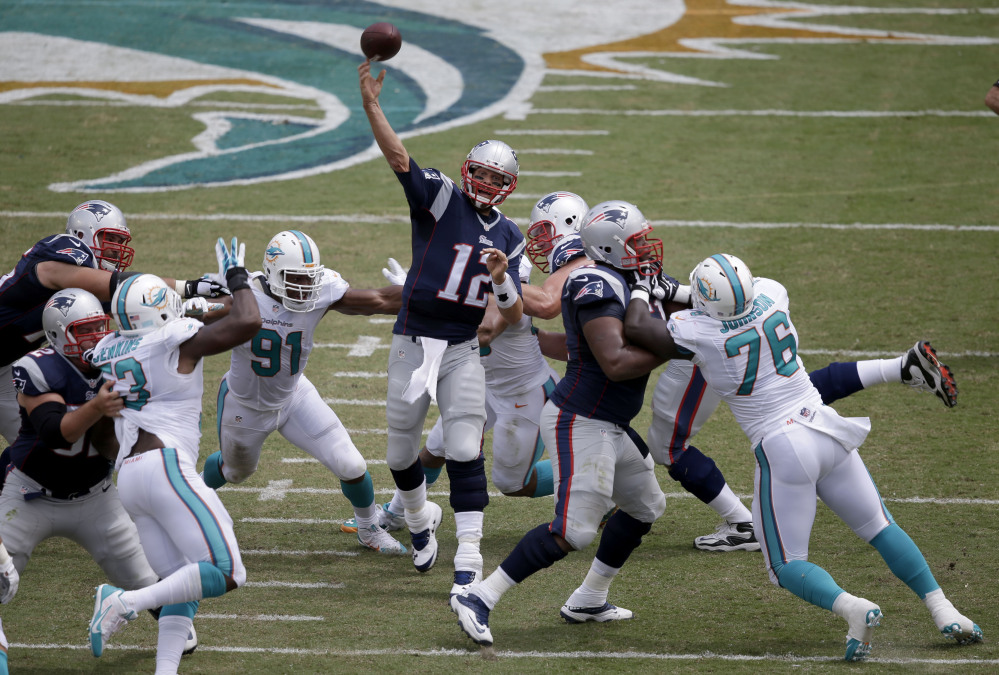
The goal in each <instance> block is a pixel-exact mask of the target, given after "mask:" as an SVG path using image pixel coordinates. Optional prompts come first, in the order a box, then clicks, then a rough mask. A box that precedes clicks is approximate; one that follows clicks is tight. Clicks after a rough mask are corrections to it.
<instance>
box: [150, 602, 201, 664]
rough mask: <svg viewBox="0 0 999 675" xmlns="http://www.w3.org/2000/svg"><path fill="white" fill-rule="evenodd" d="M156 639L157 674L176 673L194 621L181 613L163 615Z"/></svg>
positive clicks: (159, 622)
mask: <svg viewBox="0 0 999 675" xmlns="http://www.w3.org/2000/svg"><path fill="white" fill-rule="evenodd" d="M157 623H158V624H159V637H158V638H157V640H156V675H175V673H176V672H177V669H178V668H179V667H180V657H181V655H182V654H183V652H184V645H185V644H186V643H187V636H188V634H189V633H190V631H191V626H192V625H193V623H194V622H193V621H191V619H190V618H189V617H186V616H180V615H171V616H161V617H160V620H159V621H158V622H157Z"/></svg>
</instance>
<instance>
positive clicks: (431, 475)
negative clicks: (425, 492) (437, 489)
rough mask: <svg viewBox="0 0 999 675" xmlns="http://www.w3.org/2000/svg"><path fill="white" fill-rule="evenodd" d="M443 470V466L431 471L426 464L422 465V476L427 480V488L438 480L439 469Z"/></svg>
mask: <svg viewBox="0 0 999 675" xmlns="http://www.w3.org/2000/svg"><path fill="white" fill-rule="evenodd" d="M443 468H444V467H443V466H439V467H437V468H436V469H432V468H430V467H429V466H427V465H426V464H424V465H423V475H424V476H425V477H426V479H427V485H428V486H429V485H433V484H434V483H436V482H437V479H438V478H440V476H441V469H443Z"/></svg>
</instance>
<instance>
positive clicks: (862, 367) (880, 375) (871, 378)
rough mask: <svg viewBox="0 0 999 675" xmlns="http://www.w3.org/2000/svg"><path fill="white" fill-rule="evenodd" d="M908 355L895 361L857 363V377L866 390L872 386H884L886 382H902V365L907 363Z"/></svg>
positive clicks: (875, 360) (883, 360) (898, 357)
mask: <svg viewBox="0 0 999 675" xmlns="http://www.w3.org/2000/svg"><path fill="white" fill-rule="evenodd" d="M905 358H906V354H903V355H902V356H897V357H895V358H894V359H870V360H868V361H857V375H858V376H859V377H860V383H861V384H862V385H864V389H867V387H869V386H871V385H872V384H884V383H886V382H901V381H902V364H903V363H904V362H905Z"/></svg>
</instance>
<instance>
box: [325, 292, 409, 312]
mask: <svg viewBox="0 0 999 675" xmlns="http://www.w3.org/2000/svg"><path fill="white" fill-rule="evenodd" d="M401 308H402V286H384V287H382V288H350V289H347V292H346V293H344V294H343V297H342V298H340V299H339V300H337V301H336V302H334V303H333V304H332V305H330V306H329V309H327V310H326V311H327V312H328V311H330V310H334V311H337V312H340V313H341V314H353V315H362V316H370V315H371V314H393V315H394V314H398V313H399V309H401Z"/></svg>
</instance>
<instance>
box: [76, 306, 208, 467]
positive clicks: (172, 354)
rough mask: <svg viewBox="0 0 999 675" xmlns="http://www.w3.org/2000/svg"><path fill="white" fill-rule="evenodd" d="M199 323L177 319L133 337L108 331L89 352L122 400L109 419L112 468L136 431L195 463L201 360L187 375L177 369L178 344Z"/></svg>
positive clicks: (121, 458) (125, 452)
mask: <svg viewBox="0 0 999 675" xmlns="http://www.w3.org/2000/svg"><path fill="white" fill-rule="evenodd" d="M203 325H204V324H202V323H201V322H200V321H197V320H195V319H177V320H175V321H171V322H170V323H168V324H166V325H165V326H163V327H162V328H159V329H157V330H155V331H153V332H151V333H146V334H145V335H141V336H138V337H127V336H125V335H120V334H118V333H112V334H110V335H108V336H107V337H105V338H104V339H103V340H101V341H100V342H99V343H98V344H97V346H96V347H95V348H94V357H93V360H94V364H95V365H97V366H99V367H100V369H101V370H102V371H103V372H104V379H106V380H109V381H111V382H113V383H114V390H115V391H117V392H118V393H119V395H120V396H121V397H122V398H124V399H125V407H124V409H123V410H122V411H121V415H120V416H119V417H116V418H115V434H116V435H117V436H118V443H119V444H120V446H121V448H120V450H119V452H118V460H117V461H116V462H115V469H118V468H120V467H121V463H122V462H123V461H124V460H125V458H126V457H127V456H128V455H129V453H130V452H131V451H132V446H133V445H134V444H135V440H136V438H138V435H139V429H140V428H141V429H144V430H146V431H147V432H149V433H151V434H155V435H156V436H158V437H159V438H160V440H161V441H163V443H164V447H167V448H176V450H177V455H178V457H180V458H182V459H183V460H186V461H189V462H190V463H191V464H192V465H194V464H195V463H196V462H197V460H198V443H199V442H200V440H201V395H202V392H203V391H204V378H203V376H202V371H203V370H204V359H200V360H199V361H198V365H197V366H196V367H195V368H194V371H192V372H190V373H187V374H184V373H179V372H177V365H178V363H179V362H180V349H179V347H180V345H181V344H182V343H184V342H186V341H187V340H190V339H191V338H192V337H194V335H195V334H196V333H197V332H198V331H199V330H201V328H202V326H203Z"/></svg>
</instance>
